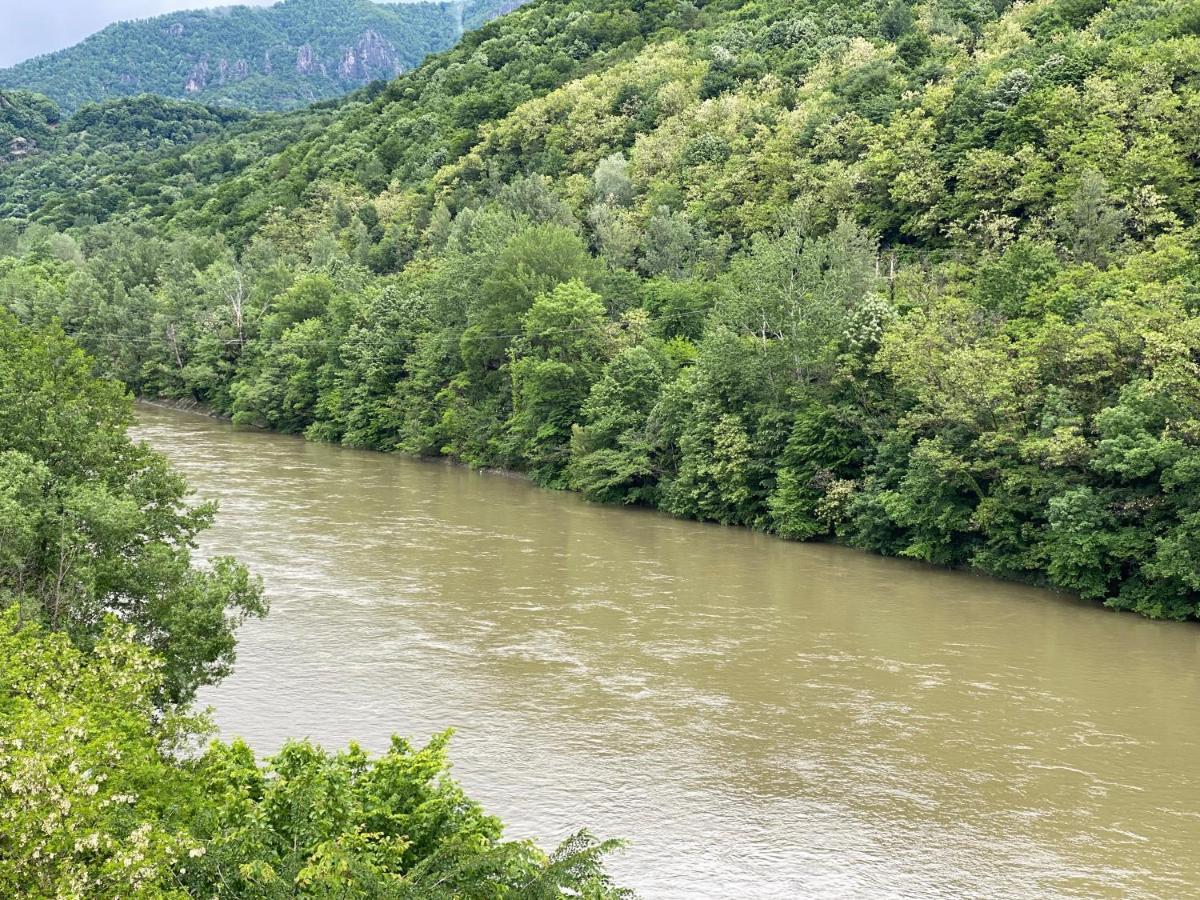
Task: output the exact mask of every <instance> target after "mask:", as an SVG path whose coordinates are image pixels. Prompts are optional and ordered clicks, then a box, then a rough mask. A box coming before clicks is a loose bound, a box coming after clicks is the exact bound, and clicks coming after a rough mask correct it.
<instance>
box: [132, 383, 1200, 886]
mask: <svg viewBox="0 0 1200 900" xmlns="http://www.w3.org/2000/svg"><path fill="white" fill-rule="evenodd" d="M138 416H139V420H140V421H139V425H138V427H137V428H136V429H135V434H136V435H137V436H139V437H141V438H142V439H145V440H147V441H148V442H149V443H150V444H152V445H153V446H154V447H156V448H158V449H159V450H161V451H163V452H164V453H166V454H167V456H169V457H170V458H171V460H172V461H173V462H174V463H175V464H176V465H177V466H178V468H179V469H180V470H182V471H183V473H184V474H185V475H186V476H187V478H188V479H189V480H190V482H191V483H192V485H193V486H194V487H195V489H196V491H197V493H198V494H199V495H200V496H201V497H206V498H216V499H218V500H219V501H220V503H221V511H220V514H219V516H218V519H217V525H216V527H215V528H214V529H213V530H212V531H211V532H210V533H208V534H207V535H206V537H205V539H204V542H203V545H202V550H203V552H205V553H210V554H216V553H232V554H236V555H237V556H238V557H240V558H241V559H242V560H243V561H245V562H246V563H248V564H249V565H250V566H252V567H253V568H254V569H255V570H256V571H257V572H258V573H260V574H261V575H262V576H263V578H264V580H265V583H266V586H267V590H268V593H269V596H270V599H271V603H272V610H271V614H270V615H269V616H268V617H267V618H266V619H264V620H262V621H255V622H251V623H249V624H247V625H246V626H245V627H244V628H243V629H242V631H241V634H240V644H239V651H238V661H237V666H236V670H235V672H234V674H233V675H232V676H231V677H230V678H228V679H227V680H226V681H225V682H224V683H222V684H221V685H220V686H218V687H216V688H211V689H207V690H205V691H204V692H203V693H202V696H201V700H202V702H203V703H207V704H211V705H212V706H213V707H214V709H215V717H216V720H217V723H218V724H219V726H220V728H221V731H222V734H223V735H224V736H226V737H232V736H234V735H241V736H242V737H244V738H245V739H246V740H248V741H249V742H250V743H251V745H252V746H253V747H255V749H256V750H258V751H260V752H262V753H267V752H271V751H273V750H275V749H276V748H278V747H279V746H280V744H281V743H282V742H283V741H284V739H285V738H286V737H288V736H291V735H295V736H308V737H311V738H313V739H314V740H316V741H318V742H320V743H321V744H322V745H324V746H326V747H328V748H335V747H340V746H343V745H344V744H345V743H347V742H348V741H350V740H351V739H355V740H358V741H359V742H360V743H361V744H363V745H364V746H366V747H367V748H369V749H376V750H378V749H382V748H384V747H385V746H386V743H387V740H388V737H389V735H390V734H392V733H393V732H398V733H400V734H403V735H406V736H412V737H414V738H416V739H419V740H423V739H425V738H427V737H428V736H429V735H430V734H432V733H434V732H437V731H440V730H442V729H444V728H446V727H450V726H453V727H454V728H455V729H456V736H455V739H454V741H453V743H452V758H453V760H454V772H455V774H456V776H457V777H458V778H459V779H460V780H461V781H462V782H463V783H464V785H465V786H466V788H467V790H468V792H469V793H470V794H471V795H472V796H474V797H475V798H477V799H478V800H480V801H481V802H482V803H483V804H484V806H485V807H486V808H487V810H488V811H489V812H492V813H494V814H496V815H499V816H500V817H501V818H502V819H503V820H504V821H505V822H507V823H508V826H509V827H508V831H507V834H508V835H509V836H510V837H527V836H537V837H538V838H539V839H540V840H541V842H542V843H543V845H545V846H550V845H552V844H554V843H556V842H557V841H558V840H560V839H561V838H563V837H565V836H566V835H567V834H569V833H570V832H572V831H573V830H575V829H576V828H577V827H579V826H584V825H586V826H587V827H589V828H590V829H591V830H592V831H594V832H595V833H597V834H599V835H601V836H604V837H623V838H626V839H627V840H628V841H629V842H630V847H629V849H628V850H627V851H626V852H624V853H623V854H622V855H620V856H619V857H617V858H616V859H615V860H614V861H613V863H612V868H613V870H614V871H615V872H616V873H617V874H618V875H619V876H620V879H621V881H622V883H624V884H627V885H629V886H631V887H634V888H636V889H637V890H638V891H639V892H640V893H641V895H642V896H643V897H645V898H647V900H654V898H707V897H711V898H743V897H744V898H786V897H796V896H816V897H838V898H842V897H871V898H875V897H886V896H909V897H961V896H971V895H973V896H988V897H1031V896H1038V897H1053V896H1068V897H1097V896H1123V897H1181V896H1185V895H1194V894H1196V893H1197V892H1200V850H1198V849H1197V848H1198V847H1200V774H1198V767H1197V749H1198V748H1197V738H1198V737H1200V705H1198V703H1197V701H1198V700H1200V684H1198V678H1200V675H1198V672H1200V666H1198V662H1200V659H1198V655H1200V653H1198V651H1200V629H1197V628H1196V627H1194V626H1190V625H1180V624H1170V623H1155V622H1149V621H1146V620H1143V619H1139V618H1137V617H1135V616H1132V615H1123V614H1117V613H1112V612H1109V611H1106V610H1103V609H1099V608H1096V607H1094V606H1091V605H1087V604H1083V603H1080V602H1078V601H1075V600H1072V599H1070V598H1066V597H1061V596H1057V595H1055V594H1051V593H1048V592H1044V591H1039V590H1034V589H1030V588H1025V587H1020V586H1014V585H1011V584H1006V583H1002V582H998V581H993V580H990V579H987V578H982V577H975V576H972V575H968V574H963V573H952V572H945V571H940V570H936V569H932V568H929V567H926V566H923V565H918V564H913V563H907V562H903V561H897V560H885V559H880V558H876V557H873V556H870V555H867V554H863V553H859V552H856V551H852V550H849V549H845V548H841V547H835V546H827V545H808V544H795V543H788V542H785V541H781V540H777V539H773V538H770V537H766V536H763V535H758V534H753V533H750V532H747V531H741V530H736V529H730V528H722V527H719V526H710V525H703V524H697V523H692V522H682V521H676V520H673V519H671V518H669V517H667V516H664V515H661V514H658V513H654V512H650V511H644V510H630V509H618V508H609V507H603V506H595V505H591V504H588V503H586V502H584V501H583V500H581V499H580V498H579V497H577V496H574V495H570V494H562V493H555V492H551V491H543V490H539V489H537V488H534V487H532V486H530V485H528V484H527V483H525V482H524V481H522V480H519V479H516V478H512V477H507V476H504V475H498V474H488V473H478V472H472V471H469V470H466V469H464V468H458V467H453V466H449V465H442V464H439V463H431V462H421V461H417V460H411V459H405V458H402V457H398V456H392V455H385V454H378V453H368V452H359V451H353V450H346V449H342V448H338V447H332V446H328V445H323V444H317V443H308V442H305V441H303V440H300V439H297V438H290V437H283V436H278V435H271V434H264V433H261V432H256V431H247V430H239V429H235V428H233V427H232V426H230V425H228V424H225V423H222V422H217V421H215V420H212V419H207V418H204V417H201V416H197V415H193V414H188V413H181V412H175V411H170V410H164V409H159V408H150V407H140V408H139V411H138Z"/></svg>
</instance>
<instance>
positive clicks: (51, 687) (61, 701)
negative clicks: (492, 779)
mask: <svg viewBox="0 0 1200 900" xmlns="http://www.w3.org/2000/svg"><path fill="white" fill-rule="evenodd" d="M162 687H163V671H162V669H161V665H160V663H159V661H158V660H157V659H156V657H155V656H154V655H153V654H152V653H151V652H150V651H149V650H148V649H147V648H146V647H144V646H143V645H142V644H141V643H139V642H138V641H136V640H135V639H134V636H133V629H131V628H126V627H125V626H122V625H120V624H118V622H117V621H116V620H115V619H111V618H110V619H109V621H108V623H107V624H106V626H105V628H104V631H103V633H102V635H101V636H100V637H99V639H98V641H97V643H96V646H95V649H94V652H93V653H91V654H87V655H85V654H84V653H81V652H80V651H79V650H77V649H76V648H74V647H72V646H71V644H70V642H69V641H68V640H67V638H66V637H65V636H64V635H60V634H53V633H45V632H43V631H41V630H40V629H38V628H36V627H34V626H30V625H25V626H21V625H20V624H19V623H18V621H17V616H16V614H15V610H13V609H10V610H9V611H8V612H6V613H3V614H0V892H3V894H4V895H5V896H13V897H18V896H22V897H24V896H87V897H196V896H207V897H212V896H237V897H250V896H253V897H329V896H339V897H362V898H366V897H394V898H439V897H445V898H450V897H455V898H481V900H482V898H488V900H494V898H503V897H525V898H529V897H547V898H549V897H561V896H564V895H568V894H570V895H574V896H585V897H590V898H596V900H603V898H614V900H616V898H624V897H628V896H629V894H628V892H626V891H622V890H620V889H618V888H616V887H614V886H613V885H612V883H611V881H610V879H609V878H608V876H607V875H606V874H605V873H604V870H603V868H602V865H601V860H602V858H603V857H604V856H605V855H606V854H608V853H610V852H612V851H613V850H614V849H615V848H616V846H617V845H616V844H615V843H614V842H603V843H601V842H597V841H595V840H594V839H592V838H591V837H590V836H589V835H587V834H586V832H581V833H580V834H578V835H576V836H574V837H572V838H570V839H569V840H567V841H566V842H564V844H563V845H562V846H561V847H560V848H559V850H558V851H557V852H556V853H554V854H553V855H549V856H547V855H546V854H544V853H542V852H541V851H539V850H538V849H537V848H536V847H535V846H533V844H531V843H529V842H525V841H516V842H505V841H502V840H501V839H500V824H499V822H498V821H497V820H496V819H494V818H492V817H490V816H487V815H485V814H484V813H483V812H482V811H481V810H480V808H479V806H478V805H477V804H476V803H474V802H473V801H471V800H470V799H469V798H467V797H466V796H465V795H464V794H463V792H462V789H461V788H460V787H459V786H458V785H457V783H455V782H454V781H453V780H452V779H450V778H449V776H448V774H447V768H448V763H447V758H446V745H447V740H448V737H449V735H448V734H443V735H439V736H437V737H435V738H434V739H433V740H432V741H431V742H430V743H429V744H428V745H427V746H425V747H423V748H415V747H413V746H411V745H409V744H408V743H407V742H405V741H403V740H400V739H398V738H396V739H393V742H392V745H391V747H390V748H389V749H388V751H387V752H386V753H384V754H382V755H380V756H378V757H376V758H371V757H369V756H368V755H367V754H366V753H365V752H364V751H362V750H361V749H360V748H358V747H356V746H353V745H351V747H350V748H349V749H348V750H347V751H345V752H342V753H337V754H329V753H326V752H325V751H323V750H321V749H320V748H318V747H316V746H314V745H312V744H310V743H308V742H293V743H289V744H288V745H286V746H285V747H284V748H283V749H282V750H281V751H279V753H277V754H276V755H274V756H273V757H270V758H269V759H267V760H265V761H263V762H259V761H258V760H256V759H255V756H254V754H253V753H252V752H251V751H250V749H249V748H248V747H247V746H246V745H245V744H242V743H240V742H239V743H234V744H232V745H225V744H221V743H217V742H213V743H212V744H210V745H209V746H208V747H207V749H205V750H203V752H200V749H199V748H198V746H197V745H198V743H199V742H200V741H201V740H202V739H204V738H206V737H207V736H208V734H209V732H210V730H211V727H210V726H209V724H208V723H207V722H206V720H205V719H204V718H203V717H197V716H194V715H189V714H188V713H187V711H186V709H183V710H181V709H177V708H170V709H168V710H166V711H165V712H163V711H161V710H159V709H157V708H156V698H158V697H159V696H160V695H161V693H162Z"/></svg>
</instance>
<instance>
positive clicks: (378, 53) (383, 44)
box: [337, 29, 404, 82]
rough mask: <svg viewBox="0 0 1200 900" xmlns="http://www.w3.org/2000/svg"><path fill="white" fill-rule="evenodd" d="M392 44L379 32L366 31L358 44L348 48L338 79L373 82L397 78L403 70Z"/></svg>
mask: <svg viewBox="0 0 1200 900" xmlns="http://www.w3.org/2000/svg"><path fill="white" fill-rule="evenodd" d="M403 68H404V67H403V66H402V65H401V64H400V58H399V55H398V54H397V53H396V48H395V46H393V44H392V42H391V41H389V40H388V39H387V38H385V37H384V36H383V35H381V34H380V33H379V32H378V31H374V30H371V29H368V30H367V31H364V32H363V34H362V37H360V38H359V39H358V43H357V44H355V45H354V46H353V47H348V48H346V50H345V52H344V53H342V61H341V62H340V63H339V64H338V70H337V71H338V77H339V78H341V79H342V80H343V81H358V82H361V81H373V80H375V79H377V78H395V77H396V76H397V75H399V74H400V72H401V71H402V70H403Z"/></svg>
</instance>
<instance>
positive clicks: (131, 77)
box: [0, 0, 519, 114]
mask: <svg viewBox="0 0 1200 900" xmlns="http://www.w3.org/2000/svg"><path fill="white" fill-rule="evenodd" d="M517 5H519V3H514V2H506V0H455V2H446V3H434V2H419V3H375V2H372V0H283V2H280V3H276V4H275V5H273V6H270V7H258V6H253V7H252V6H232V5H231V6H228V7H222V8H219V9H201V10H193V11H188V12H178V13H170V14H168V15H164V16H158V17H156V18H153V19H143V20H138V21H131V22H119V23H117V24H115V25H111V26H109V27H108V28H105V29H104V30H103V31H100V32H98V33H97V34H94V35H92V36H91V37H90V38H88V39H87V40H85V41H83V42H82V43H80V44H77V45H75V46H74V47H70V48H67V49H66V50H60V51H58V52H57V53H50V54H47V55H45V56H39V57H37V58H35V59H31V60H28V61H26V62H23V63H20V64H18V65H15V66H12V67H11V68H8V69H3V70H0V87H3V88H21V89H25V90H29V91H34V92H37V93H40V94H45V95H46V96H48V97H50V98H51V99H53V100H54V101H55V102H56V103H57V104H58V105H59V106H60V107H61V108H62V110H63V111H64V112H65V113H67V114H70V113H72V112H74V111H75V110H77V109H79V107H81V106H83V105H84V104H87V103H96V102H100V101H103V100H108V99H112V98H115V97H128V96H134V95H137V94H145V93H152V94H159V95H161V96H164V97H173V98H176V99H190V100H198V101H201V102H204V103H208V104H217V105H222V106H238V107H243V108H248V109H255V110H281V109H293V108H295V107H298V106H302V105H305V104H308V103H312V102H314V101H316V100H322V99H326V98H330V97H337V96H340V95H342V94H344V93H346V92H347V91H349V90H353V89H354V88H356V87H361V86H362V85H365V84H367V83H369V82H371V81H374V80H377V79H390V78H394V77H395V76H396V75H397V74H399V73H400V72H402V71H405V70H407V69H411V68H412V67H413V66H415V65H417V64H418V63H420V62H421V60H422V59H424V58H425V56H426V55H428V54H429V53H432V52H435V51H438V50H444V49H445V48H447V47H449V46H451V45H452V44H453V43H454V42H455V41H456V40H458V38H459V36H460V35H461V34H462V33H463V29H464V28H472V27H476V26H478V25H481V24H483V22H485V21H487V20H488V19H490V18H492V17H494V16H496V15H499V14H500V13H501V12H505V11H507V10H508V9H510V8H513V7H515V6H517Z"/></svg>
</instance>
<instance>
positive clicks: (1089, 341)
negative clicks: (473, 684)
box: [0, 0, 1200, 618]
mask: <svg viewBox="0 0 1200 900" xmlns="http://www.w3.org/2000/svg"><path fill="white" fill-rule="evenodd" d="M1198 115H1200V18H1198V15H1197V11H1196V7H1195V5H1194V4H1189V3H1184V2H1177V0H1113V2H1102V0H1033V2H1026V3H1021V4H1015V5H1009V4H1006V3H1003V2H999V3H995V4H992V3H985V4H979V3H972V2H967V0H928V2H919V3H907V2H904V0H892V2H889V3H886V4H880V5H874V4H862V3H858V2H849V0H802V2H793V0H787V2H785V0H759V2H756V3H742V2H737V0H711V2H708V3H697V4H693V3H687V2H684V3H680V2H676V0H670V2H668V0H541V2H536V3H534V4H532V5H530V6H527V7H524V8H522V9H521V10H519V11H517V12H515V13H513V14H512V15H510V16H505V17H504V18H502V19H500V20H497V21H493V22H491V23H489V24H487V25H485V26H484V27H483V28H481V29H479V30H478V31H475V32H471V33H469V34H467V35H466V36H465V37H464V38H463V40H462V41H461V42H460V43H459V44H458V45H457V46H456V47H455V48H454V49H453V50H451V51H449V52H447V53H444V54H441V55H438V56H436V57H434V58H431V59H430V60H429V61H427V62H426V63H425V64H423V65H422V66H421V67H419V68H418V69H417V70H416V71H414V72H412V73H408V74H405V75H403V76H401V77H399V78H397V79H396V80H394V81H392V82H391V83H390V84H388V85H387V86H386V87H378V88H375V89H373V90H371V91H363V92H359V93H357V94H355V95H353V96H351V97H349V98H347V99H346V100H344V101H342V102H339V103H338V104H336V105H332V106H330V107H328V108H325V109H316V110H310V111H308V112H306V113H303V114H297V116H296V117H291V116H289V117H267V118H264V119H261V120H257V121H255V122H251V123H235V124H233V125H231V126H229V127H228V130H226V131H225V132H223V133H222V134H221V135H220V136H219V137H214V138H205V139H201V140H199V141H198V142H196V143H192V144H188V145H183V146H175V147H171V148H167V149H162V150H157V151H154V153H153V154H152V158H148V159H147V160H146V161H145V162H144V164H142V165H139V166H138V167H137V168H131V167H129V166H128V165H127V163H125V162H122V161H121V160H119V159H115V158H113V159H111V160H104V159H99V160H98V161H97V162H96V164H95V166H94V168H93V169H92V171H91V172H90V173H89V174H88V176H87V178H86V179H85V180H83V181H82V182H80V183H79V184H77V185H75V186H74V187H73V188H71V189H63V188H57V187H56V188H54V189H52V190H49V191H44V192H39V191H38V190H37V187H36V185H34V184H32V183H31V182H27V184H29V185H30V191H29V194H28V196H27V198H26V199H25V201H24V204H23V209H21V210H20V211H19V218H15V219H14V220H13V221H12V222H11V223H10V224H9V226H8V234H7V236H4V235H0V254H2V253H7V254H8V257H9V258H8V259H7V260H0V296H2V297H5V298H7V302H8V303H9V305H10V307H11V308H13V309H14V310H15V311H16V312H17V313H18V315H19V316H21V317H22V318H23V319H26V320H29V321H41V320H46V319H50V318H58V319H59V320H60V321H62V322H63V323H64V324H65V325H66V327H67V328H68V330H69V331H71V332H72V333H73V334H75V335H76V336H77V339H78V340H79V341H80V342H81V343H83V344H84V346H86V347H88V348H89V349H91V350H92V351H93V352H95V353H96V354H97V355H98V356H99V357H100V358H101V359H103V360H104V365H105V367H106V370H107V371H108V372H110V373H111V374H113V375H114V376H116V377H119V378H120V379H122V380H123V381H125V382H126V383H127V384H129V385H131V386H132V387H134V388H135V389H136V390H138V391H140V392H142V393H144V394H155V395H165V396H187V397H192V398H195V399H197V400H201V401H203V402H205V403H208V404H210V405H211V406H213V407H215V408H217V409H219V410H222V411H225V412H227V413H230V414H232V415H233V416H234V417H235V418H236V419H237V420H239V421H244V422H255V423H258V424H262V425H266V426H269V427H271V428H275V429H278V430H282V431H294V432H304V433H306V434H308V435H309V436H310V437H313V438H317V439H323V440H331V441H339V442H343V443H346V444H349V445H353V446H364V447H372V448H377V449H382V450H400V451H403V452H408V453H416V454H423V455H445V456H450V457H453V458H456V459H459V460H462V461H464V462H467V463H469V464H471V465H478V466H499V467H508V468H513V469H520V470H523V471H526V472H528V473H529V474H530V475H531V477H533V478H534V479H535V480H536V481H538V482H539V483H541V484H544V485H547V486H551V487H557V488H570V489H574V490H578V491H581V492H583V493H584V494H585V495H586V496H587V497H589V498H591V499H594V500H598V501H606V502H621V503H638V504H648V505H654V506H657V507H659V508H662V509H664V510H666V511H668V512H670V513H672V514H675V515H679V516H688V517H694V518H700V519H706V520H712V521H717V522H723V523H727V524H734V525H742V526H747V527H753V528H758V529H762V530H765V531H770V532H773V533H777V534H780V535H782V536H785V537H790V538H795V539H832V540H838V541H842V542H845V543H848V544H851V545H854V546H859V547H863V548H866V549H869V550H872V551H876V552H881V553H889V554H898V555H903V556H907V557H911V558H914V559H919V560H924V561H926V562H930V563H933V564H937V565H946V566H962V567H967V566H969V567H973V568H976V569H978V570H981V571H985V572H989V573H992V574H995V575H999V576H1002V577H1007V578H1015V579H1021V580H1024V581H1029V582H1033V583H1037V584H1043V585H1047V586H1051V587H1056V588H1059V589H1063V590H1068V591H1072V592H1075V593H1078V594H1079V595H1081V596H1083V597H1085V598H1089V599H1095V600H1098V601H1104V602H1106V603H1108V604H1109V605H1110V606H1113V607H1115V608H1119V609H1131V610H1136V611H1138V612H1140V613H1143V614H1145V615H1149V616H1154V617H1166V618H1196V617H1197V616H1198V615H1200V556H1197V554H1196V553H1195V550H1194V548H1196V547H1197V546H1200V367H1198V363H1197V360H1200V264H1198V263H1197V260H1198V259H1200V254H1198V253H1197V250H1198V249H1200V248H1198V243H1200V240H1198V239H1200V234H1198V231H1197V222H1196V218H1195V210H1196V203H1195V200H1196V195H1197V190H1198V189H1200V175H1198V169H1197V166H1196V161H1197V160H1198V159H1200V129H1198V128H1197V127H1196V125H1197V122H1198V119H1197V116H1198ZM306 117H319V118H320V124H319V125H315V124H312V123H314V122H315V119H312V118H306ZM306 123H309V124H308V125H306ZM310 126H311V127H310ZM218 154H225V155H226V157H227V160H228V162H229V165H228V166H227V167H226V168H225V169H223V170H218V169H214V168H213V166H212V164H211V163H212V160H213V159H214V158H215V156H217V155H218ZM95 158H96V157H93V159H95ZM45 162H46V161H45V160H43V161H41V163H39V162H38V161H37V160H33V161H21V162H18V163H15V164H13V165H11V166H9V167H8V168H7V169H6V170H4V173H2V175H0V179H2V180H0V195H4V194H6V193H7V190H8V189H7V188H6V187H4V185H5V184H10V183H16V181H19V180H20V178H21V177H22V173H23V172H27V171H29V170H30V167H31V166H33V165H37V164H45ZM13 214H14V212H12V211H10V213H9V215H13ZM93 222H100V223H102V224H98V225H97V224H92V223H93Z"/></svg>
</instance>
